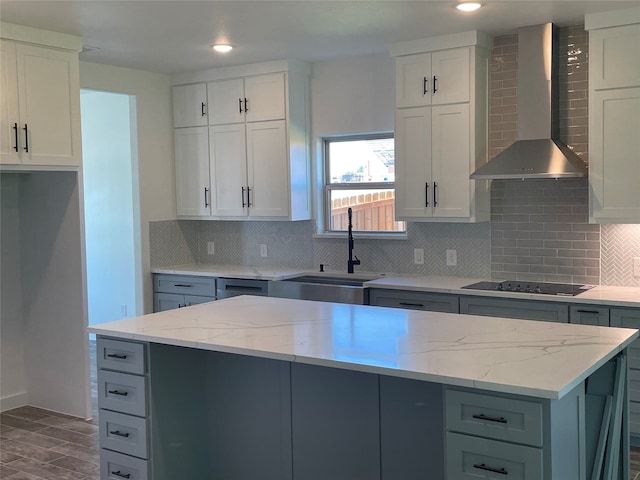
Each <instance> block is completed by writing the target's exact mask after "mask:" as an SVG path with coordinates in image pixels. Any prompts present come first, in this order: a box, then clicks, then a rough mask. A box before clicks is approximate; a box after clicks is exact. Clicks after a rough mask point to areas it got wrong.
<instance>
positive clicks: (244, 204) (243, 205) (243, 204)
mask: <svg viewBox="0 0 640 480" xmlns="http://www.w3.org/2000/svg"><path fill="white" fill-rule="evenodd" d="M246 206H247V204H246V203H244V187H242V208H244V207H246Z"/></svg>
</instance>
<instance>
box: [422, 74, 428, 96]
mask: <svg viewBox="0 0 640 480" xmlns="http://www.w3.org/2000/svg"><path fill="white" fill-rule="evenodd" d="M428 83H429V80H427V77H424V79H423V80H422V94H423V95H426V94H427V92H428V91H429V90H428V89H427V84H428Z"/></svg>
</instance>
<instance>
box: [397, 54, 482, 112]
mask: <svg viewBox="0 0 640 480" xmlns="http://www.w3.org/2000/svg"><path fill="white" fill-rule="evenodd" d="M469 81H470V77H469V48H455V49H451V50H445V51H441V52H434V53H433V54H431V53H424V54H418V55H407V56H403V57H398V58H397V59H396V82H397V85H396V107H397V108H404V107H419V106H425V105H442V104H447V103H457V102H468V101H469Z"/></svg>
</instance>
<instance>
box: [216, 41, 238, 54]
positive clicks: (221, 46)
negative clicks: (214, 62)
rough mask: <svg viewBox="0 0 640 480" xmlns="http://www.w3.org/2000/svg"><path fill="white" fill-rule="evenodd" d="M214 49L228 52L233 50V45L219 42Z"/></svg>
mask: <svg viewBox="0 0 640 480" xmlns="http://www.w3.org/2000/svg"><path fill="white" fill-rule="evenodd" d="M213 49H214V50H215V51H216V52H219V53H228V52H230V51H231V50H233V47H232V46H231V45H227V44H222V43H217V44H215V45H214V46H213Z"/></svg>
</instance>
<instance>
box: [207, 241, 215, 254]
mask: <svg viewBox="0 0 640 480" xmlns="http://www.w3.org/2000/svg"><path fill="white" fill-rule="evenodd" d="M207 253H208V254H209V255H214V254H215V253H216V247H215V244H214V243H213V242H207Z"/></svg>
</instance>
